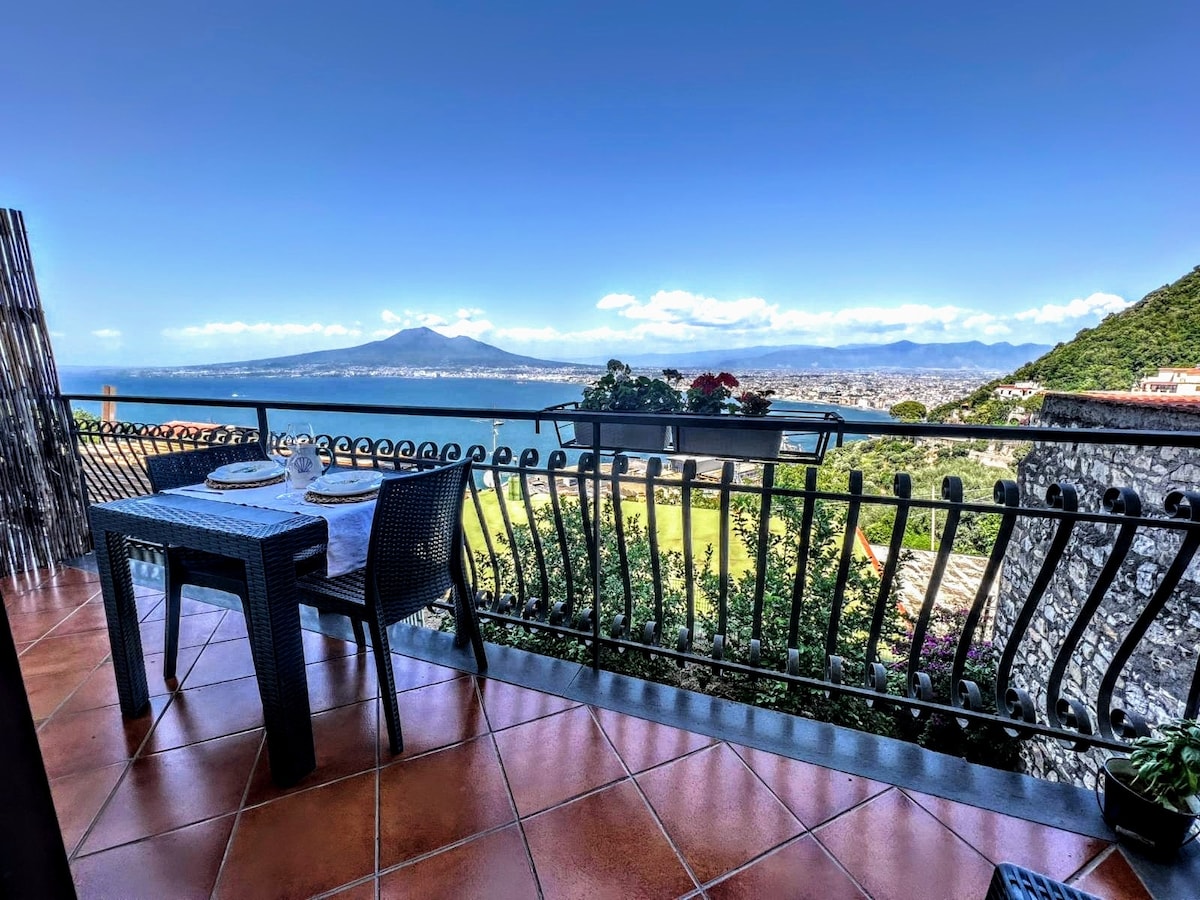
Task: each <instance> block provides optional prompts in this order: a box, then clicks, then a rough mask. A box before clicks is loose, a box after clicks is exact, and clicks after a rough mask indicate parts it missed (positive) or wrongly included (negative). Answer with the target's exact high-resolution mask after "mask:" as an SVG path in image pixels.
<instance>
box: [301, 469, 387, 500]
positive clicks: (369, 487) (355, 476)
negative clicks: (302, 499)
mask: <svg viewBox="0 0 1200 900" xmlns="http://www.w3.org/2000/svg"><path fill="white" fill-rule="evenodd" d="M382 483H383V473H382V472H376V471H374V470H365V471H362V472H329V473H328V474H326V475H322V476H321V477H320V478H318V479H317V480H316V481H314V482H313V483H312V484H311V485H309V487H308V490H309V493H311V494H317V495H318V496H325V497H353V496H356V495H358V494H369V493H370V492H371V491H377V490H379V485H380V484H382Z"/></svg>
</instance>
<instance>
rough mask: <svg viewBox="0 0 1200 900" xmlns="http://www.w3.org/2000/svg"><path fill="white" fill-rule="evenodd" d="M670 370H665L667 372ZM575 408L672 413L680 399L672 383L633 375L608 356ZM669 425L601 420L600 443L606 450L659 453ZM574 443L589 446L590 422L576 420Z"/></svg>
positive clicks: (623, 365) (665, 439) (590, 437)
mask: <svg viewBox="0 0 1200 900" xmlns="http://www.w3.org/2000/svg"><path fill="white" fill-rule="evenodd" d="M668 374H669V373H664V375H668ZM576 408H578V409H586V410H594V411H597V412H641V413H672V412H679V410H681V409H682V408H683V398H682V397H681V396H680V394H679V390H678V389H677V388H676V387H674V385H672V384H669V383H668V382H667V381H665V380H663V379H662V378H649V377H647V376H645V375H634V374H633V371H632V370H631V369H630V368H629V366H627V365H626V364H625V363H623V362H621V361H620V360H619V359H610V360H609V361H608V366H607V369H606V370H605V372H604V374H603V375H601V376H600V377H599V378H597V379H596V380H595V381H594V382H592V383H591V384H590V385H589V386H588V387H586V388H585V389H584V391H583V400H582V401H581V402H580V403H579V404H577V407H576ZM669 431H670V428H669V427H666V426H663V425H646V424H639V423H632V422H630V423H615V422H602V423H601V424H600V446H601V447H603V448H605V449H609V450H641V451H649V452H653V453H659V452H662V449H663V447H665V446H666V444H667V439H668V433H669ZM574 442H575V444H576V445H578V446H583V447H590V446H591V445H592V426H591V424H590V423H586V422H577V423H575V441H574Z"/></svg>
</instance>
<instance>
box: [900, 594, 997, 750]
mask: <svg viewBox="0 0 1200 900" xmlns="http://www.w3.org/2000/svg"><path fill="white" fill-rule="evenodd" d="M966 619H967V613H966V611H965V610H949V611H948V610H941V609H936V608H935V610H934V612H933V615H932V616H931V617H930V621H929V629H928V630H927V631H926V632H925V639H924V641H923V642H922V644H921V650H920V664H919V666H918V669H919V671H922V672H924V673H925V674H926V675H928V676H929V679H930V681H932V682H933V694H934V697H935V698H936V699H937V700H938V701H941V702H943V703H944V702H947V701H948V700H949V699H950V697H951V696H952V693H953V690H954V685H952V684H951V683H950V677H951V674H952V673H953V670H954V656H955V654H956V653H957V652H958V642H959V638H960V637H961V636H962V633H963V626H964V625H965V624H966ZM912 638H913V632H912V630H911V629H910V630H909V632H908V634H907V636H906V638H904V639H903V640H900V641H897V642H896V643H894V644H893V645H892V653H893V654H894V656H895V662H893V663H892V664H891V665H890V666H889V668H890V670H891V680H892V684H891V690H893V691H895V692H896V693H903V691H904V679H905V673H906V672H907V670H908V653H909V648H910V646H911V644H912ZM999 658H1000V652H999V650H998V649H997V648H996V647H995V646H994V645H993V644H992V642H991V641H981V640H978V639H976V640H975V641H973V642H972V643H971V645H970V647H968V649H967V663H966V666H965V668H964V670H963V677H964V678H965V679H967V680H968V681H974V682H975V684H977V685H978V686H979V691H980V693H981V694H982V695H983V701H984V707H985V708H986V709H987V710H988V711H989V712H995V711H996V702H995V698H996V665H997V663H998V661H999ZM896 724H897V728H898V729H899V731H900V736H901V737H903V738H905V739H906V740H911V741H914V742H916V743H918V744H920V745H921V746H922V747H928V748H929V749H931V750H938V751H940V752H942V753H951V754H954V755H955V756H962V757H964V758H966V759H968V760H970V761H971V762H976V763H981V764H983V765H987V766H993V767H995V768H999V769H1016V768H1017V767H1018V763H1019V759H1020V755H1019V752H1018V747H1019V745H1018V742H1017V741H1016V740H1014V739H1013V738H1011V737H1009V736H1008V734H1006V733H1005V731H1004V729H1002V728H1000V727H999V726H996V725H972V726H971V727H970V728H966V729H964V728H960V727H959V725H958V723H957V722H956V721H955V720H954V717H953V716H949V715H944V714H942V713H934V714H933V715H930V716H927V717H926V718H923V719H916V718H914V717H913V716H912V714H911V713H909V712H907V711H904V710H901V711H898V712H897V715H896Z"/></svg>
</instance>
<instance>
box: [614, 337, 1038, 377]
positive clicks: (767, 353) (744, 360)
mask: <svg viewBox="0 0 1200 900" xmlns="http://www.w3.org/2000/svg"><path fill="white" fill-rule="evenodd" d="M1049 349H1050V345H1049V344H1015V345H1014V344H1009V343H999V344H984V343H980V342H979V341H965V342H961V343H950V344H917V343H913V342H912V341H896V342H895V343H891V344H850V345H848V346H845V347H813V346H809V345H806V344H792V345H789V346H784V347H743V348H737V349H732V350H731V349H726V350H698V351H693V352H689V353H648V354H643V355H638V356H630V357H629V358H627V359H624V361H625V362H627V363H629V364H630V365H636V366H658V367H662V366H673V367H674V368H677V369H682V368H689V369H695V368H712V369H723V370H725V371H729V372H734V371H738V372H746V371H755V370H768V369H771V370H777V371H785V372H807V371H812V370H814V369H815V370H820V369H833V370H839V371H849V370H853V369H870V370H874V371H880V370H883V369H898V370H903V371H914V370H920V369H971V370H975V371H981V372H1005V371H1009V370H1011V369H1014V368H1016V367H1017V366H1020V365H1023V364H1024V363H1027V362H1029V360H1031V359H1036V358H1037V357H1039V356H1041V355H1042V354H1043V353H1045V352H1046V351H1047V350H1049Z"/></svg>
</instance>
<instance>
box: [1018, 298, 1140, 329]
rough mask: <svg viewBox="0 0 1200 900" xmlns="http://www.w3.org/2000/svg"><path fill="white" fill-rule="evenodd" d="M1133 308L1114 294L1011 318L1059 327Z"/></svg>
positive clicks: (1026, 311) (1082, 299) (1131, 304)
mask: <svg viewBox="0 0 1200 900" xmlns="http://www.w3.org/2000/svg"><path fill="white" fill-rule="evenodd" d="M1130 306H1133V301H1132V300H1126V299H1125V298H1124V297H1118V296H1117V295H1116V294H1101V293H1096V294H1092V295H1091V296H1089V297H1086V298H1081V297H1076V298H1075V299H1074V300H1072V301H1071V302H1070V303H1066V304H1061V305H1060V304H1056V303H1047V304H1046V305H1045V306H1040V307H1038V308H1037V309H1027V310H1025V311H1024V312H1019V313H1017V314H1016V315H1015V316H1014V317H1013V318H1015V319H1019V320H1021V321H1028V322H1033V323H1034V324H1035V325H1059V324H1061V323H1063V322H1065V321H1067V319H1082V318H1084V317H1085V316H1095V317H1096V318H1098V319H1099V318H1103V317H1104V316H1107V315H1108V314H1109V313H1115V312H1120V311H1121V310H1123V309H1126V308H1127V307H1130Z"/></svg>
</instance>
